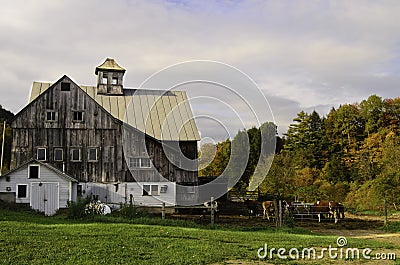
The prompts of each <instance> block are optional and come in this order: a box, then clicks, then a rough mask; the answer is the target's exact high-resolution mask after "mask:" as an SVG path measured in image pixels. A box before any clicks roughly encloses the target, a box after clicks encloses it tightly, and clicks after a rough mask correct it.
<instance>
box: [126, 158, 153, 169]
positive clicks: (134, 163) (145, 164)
mask: <svg viewBox="0 0 400 265" xmlns="http://www.w3.org/2000/svg"><path fill="white" fill-rule="evenodd" d="M129 167H130V168H150V167H151V163H150V158H144V157H142V158H139V157H131V158H129Z"/></svg>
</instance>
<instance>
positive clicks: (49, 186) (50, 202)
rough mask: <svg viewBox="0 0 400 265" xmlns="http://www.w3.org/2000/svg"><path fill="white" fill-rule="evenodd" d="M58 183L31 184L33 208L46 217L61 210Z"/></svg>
mask: <svg viewBox="0 0 400 265" xmlns="http://www.w3.org/2000/svg"><path fill="white" fill-rule="evenodd" d="M58 185H59V184H58V183H54V182H52V183H49V182H47V183H43V182H40V183H38V182H34V183H31V203H30V204H31V207H32V209H34V210H37V211H39V212H43V213H44V214H45V215H54V214H55V213H56V211H57V210H58V208H59V189H58Z"/></svg>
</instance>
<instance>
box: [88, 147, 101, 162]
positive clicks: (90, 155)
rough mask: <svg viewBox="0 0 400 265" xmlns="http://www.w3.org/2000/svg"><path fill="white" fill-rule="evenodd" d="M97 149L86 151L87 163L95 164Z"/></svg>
mask: <svg viewBox="0 0 400 265" xmlns="http://www.w3.org/2000/svg"><path fill="white" fill-rule="evenodd" d="M97 150H98V149H97V148H96V147H90V148H89V149H88V161H89V162H97V161H98V160H99V159H98V151H97Z"/></svg>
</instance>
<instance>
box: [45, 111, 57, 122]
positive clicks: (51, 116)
mask: <svg viewBox="0 0 400 265" xmlns="http://www.w3.org/2000/svg"><path fill="white" fill-rule="evenodd" d="M57 116H58V115H57V112H56V111H47V112H46V121H57Z"/></svg>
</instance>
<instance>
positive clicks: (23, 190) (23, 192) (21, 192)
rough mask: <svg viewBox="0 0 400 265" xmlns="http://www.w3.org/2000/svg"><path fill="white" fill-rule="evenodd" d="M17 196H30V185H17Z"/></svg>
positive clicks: (21, 197)
mask: <svg viewBox="0 0 400 265" xmlns="http://www.w3.org/2000/svg"><path fill="white" fill-rule="evenodd" d="M17 198H20V199H23V198H28V185H26V184H18V185H17Z"/></svg>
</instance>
